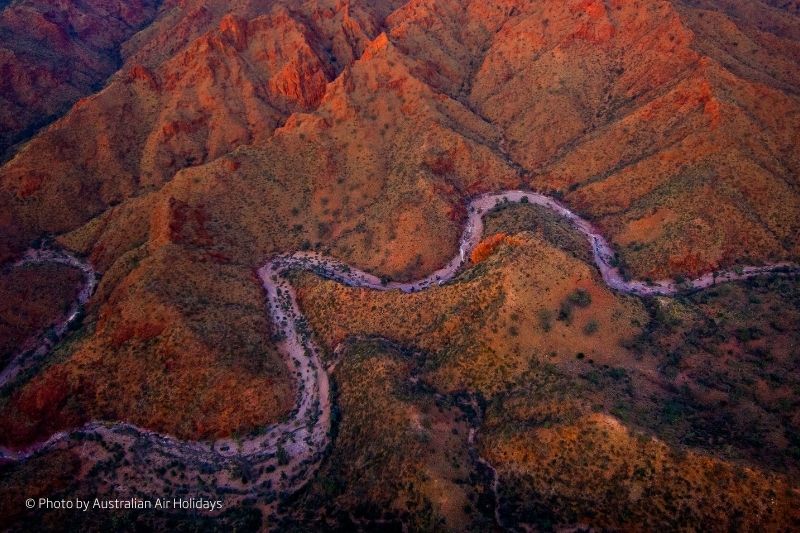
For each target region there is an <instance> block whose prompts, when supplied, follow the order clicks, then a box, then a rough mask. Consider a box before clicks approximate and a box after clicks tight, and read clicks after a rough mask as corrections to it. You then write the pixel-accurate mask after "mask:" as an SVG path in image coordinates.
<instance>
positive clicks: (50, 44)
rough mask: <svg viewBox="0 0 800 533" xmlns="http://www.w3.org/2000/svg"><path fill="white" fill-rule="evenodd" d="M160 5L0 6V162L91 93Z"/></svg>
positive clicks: (138, 0)
mask: <svg viewBox="0 0 800 533" xmlns="http://www.w3.org/2000/svg"><path fill="white" fill-rule="evenodd" d="M160 3H161V2H160V0H135V1H133V2H120V1H115V0H90V1H87V2H46V1H41V0H21V1H18V2H13V4H11V5H8V6H7V5H6V4H10V2H2V3H0V9H2V11H0V72H2V76H0V158H1V159H5V158H6V156H7V155H10V153H11V150H10V149H11V147H12V145H14V144H15V143H17V142H20V141H24V140H26V139H27V138H28V137H30V136H31V135H32V134H33V133H34V132H36V130H37V129H39V128H40V127H42V126H44V125H45V124H47V123H48V122H50V121H52V120H53V119H55V118H58V117H59V116H60V115H62V114H63V113H64V112H66V111H67V110H68V109H69V108H70V107H71V106H72V104H74V103H75V101H77V100H78V99H79V98H81V97H83V96H86V95H88V94H91V93H93V92H95V91H97V90H98V89H99V88H100V87H101V86H102V85H103V83H104V82H105V80H106V78H108V77H109V76H110V75H111V74H113V73H114V71H116V69H117V68H118V67H119V66H120V64H121V62H122V55H121V45H122V44H123V43H124V42H125V41H126V40H127V39H128V38H130V37H131V36H132V35H133V34H135V33H136V32H137V31H138V30H139V29H140V28H142V27H143V26H145V25H146V24H148V23H149V22H150V21H151V20H152V19H153V17H154V16H155V14H156V11H157V9H158V7H159V4H160Z"/></svg>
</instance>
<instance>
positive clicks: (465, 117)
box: [0, 0, 800, 446]
mask: <svg viewBox="0 0 800 533" xmlns="http://www.w3.org/2000/svg"><path fill="white" fill-rule="evenodd" d="M57 4H58V7H53V3H52V2H44V1H35V0H26V1H18V2H14V3H13V5H8V6H6V7H5V9H4V10H3V11H2V14H0V150H2V149H4V148H7V147H8V146H10V145H11V144H13V143H14V142H16V141H17V140H19V139H22V138H23V137H25V136H26V135H27V133H26V132H32V131H33V129H35V128H36V127H37V126H38V125H41V124H43V123H44V122H45V121H47V120H48V119H49V117H58V116H60V117H61V118H59V119H58V120H56V121H55V122H53V123H52V124H50V125H49V127H47V128H45V129H43V130H42V131H40V132H38V133H37V134H36V135H34V136H33V137H32V138H31V139H30V140H29V141H28V142H27V143H26V144H24V145H23V146H22V147H21V148H20V149H19V151H18V152H17V153H16V154H15V156H14V157H13V159H11V160H10V161H8V162H6V163H5V164H4V165H3V166H2V167H0V236H1V238H0V263H4V262H7V261H8V260H10V259H11V258H13V257H15V256H16V255H17V254H19V253H20V252H21V251H23V250H24V249H26V248H27V247H29V246H30V244H31V243H32V242H33V241H34V240H35V239H37V238H39V237H41V236H42V235H45V234H55V235H57V236H58V239H59V242H60V243H61V244H62V245H64V246H66V247H68V248H70V249H72V250H75V251H77V252H80V253H82V254H85V255H86V256H87V257H89V259H90V260H91V262H92V263H93V265H95V267H96V268H97V270H98V271H101V272H103V273H104V276H103V279H102V282H101V283H100V285H99V287H98V290H97V293H96V295H95V296H94V298H93V299H92V301H91V302H90V304H89V306H88V316H89V320H91V324H92V330H91V332H90V333H87V336H86V337H85V338H82V339H81V340H80V342H76V343H75V345H73V346H71V347H70V350H71V351H70V353H69V354H68V355H67V356H65V357H64V358H63V360H62V361H60V362H59V364H57V365H53V366H51V367H48V368H47V369H45V370H44V371H43V373H42V374H41V375H38V376H37V377H36V379H34V380H31V381H30V382H27V383H26V384H25V385H24V386H23V387H22V388H21V389H20V390H19V391H16V392H15V395H14V396H13V398H12V401H10V402H9V403H8V404H3V405H0V427H2V428H7V431H8V433H6V435H11V437H9V441H10V442H11V441H13V442H12V443H13V444H14V445H18V446H21V445H24V444H27V443H29V442H32V441H35V440H36V439H39V438H41V437H43V436H46V435H47V434H48V433H49V432H52V431H55V430H58V429H63V428H65V427H68V426H70V425H73V424H75V423H76V422H79V421H82V420H85V419H87V418H92V417H96V418H107V419H126V420H130V419H134V421H135V422H136V423H138V424H141V425H143V426H147V427H151V428H153V429H157V430H160V431H165V432H170V433H175V434H179V435H181V436H182V437H187V438H207V437H210V436H218V435H224V434H229V433H232V432H237V431H248V430H250V429H252V428H253V427H256V426H258V425H263V424H266V423H269V422H272V421H275V420H278V419H279V418H280V417H281V416H283V415H285V414H286V412H287V411H288V410H289V409H290V408H291V401H290V400H291V398H290V396H291V393H290V391H291V382H292V381H291V379H292V378H291V373H290V372H288V371H287V370H286V369H285V368H284V366H283V363H282V361H281V360H280V359H279V357H278V356H277V354H276V353H275V352H274V349H273V348H274V347H273V343H272V341H271V340H270V339H269V338H268V337H267V335H265V331H267V329H268V325H267V324H266V323H265V319H264V317H263V309H262V308H261V307H262V305H261V304H262V300H261V298H262V296H261V293H260V292H259V291H260V289H259V287H258V284H257V282H256V280H255V278H254V275H253V272H254V269H255V268H257V267H258V266H260V265H262V264H263V262H264V261H265V259H266V258H268V257H270V256H271V255H273V254H276V253H279V252H284V251H289V250H298V249H316V250H319V251H321V252H325V253H327V254H330V255H334V256H336V257H338V258H341V259H342V260H344V261H346V262H349V263H352V264H355V265H358V266H359V267H362V268H364V269H368V270H371V271H373V272H376V273H379V274H383V275H386V276H388V277H391V278H394V279H408V278H415V277H419V276H420V274H423V273H427V272H431V271H433V270H435V269H436V268H437V267H439V266H441V265H442V264H443V262H444V261H446V260H447V259H448V258H450V257H452V256H453V255H454V253H455V251H456V249H457V239H458V236H459V234H460V226H461V223H462V222H463V220H464V218H465V216H466V213H465V208H464V205H465V199H467V198H469V197H472V196H474V195H477V194H480V193H483V192H487V191H491V190H500V189H507V188H514V187H527V188H532V189H536V190H541V191H546V192H550V193H552V194H555V195H559V196H561V197H562V199H563V201H564V202H565V203H567V204H568V205H570V206H571V207H572V208H574V209H575V210H576V211H579V212H581V214H583V215H585V216H586V218H589V219H591V220H592V222H593V223H595V224H596V225H597V226H598V227H599V228H600V229H601V230H602V231H603V233H604V234H606V235H607V236H608V237H609V240H610V241H612V243H613V244H614V245H615V249H617V250H619V252H620V258H619V259H620V261H621V262H622V265H623V266H624V267H626V268H627V269H628V270H629V271H630V272H631V273H632V274H634V275H635V276H636V277H647V276H651V277H662V276H675V275H696V274H698V273H700V272H704V271H708V270H710V269H716V268H718V267H721V266H731V265H732V264H735V263H737V262H742V261H745V260H746V261H748V262H759V261H777V260H787V259H792V260H796V259H797V258H798V256H800V240H798V238H797V235H799V234H800V177H799V176H800V128H799V127H798V124H800V92H798V87H800V14H799V13H798V11H799V10H800V7H798V3H797V2H791V1H782V0H769V1H767V0H764V1H752V2H750V1H744V0H740V1H737V0H647V1H630V0H629V1H625V0H605V1H602V0H566V1H564V0H541V1H534V2H532V1H525V0H498V1H493V2H487V1H486V0H461V1H459V0H413V1H405V0H381V1H373V0H369V1H368V0H316V1H311V2H295V1H291V0H277V1H271V2H264V1H256V0H235V1H223V0H166V1H164V2H163V4H161V5H159V4H160V3H159V2H157V1H156V0H137V1H135V2H124V3H114V2H111V1H109V0H90V1H84V2H58V3H57ZM62 4H63V5H62ZM73 104H74V105H73ZM70 106H71V107H70ZM500 241H501V239H498V242H497V243H495V244H498V243H500ZM502 241H503V242H507V241H506V240H505V239H502ZM493 249H494V246H487V250H486V251H487V253H486V257H481V258H480V259H485V260H487V261H488V260H490V259H491V257H490V253H489V252H491V251H492V250H493ZM3 296H4V295H0V298H2V297H3ZM443 312H444V311H443ZM587 342H589V341H587ZM189 351H191V353H189ZM108 352H113V353H115V354H118V357H114V358H106V357H103V356H104V354H106V353H108ZM87 384H88V385H87ZM143 384H144V385H146V387H145V386H144V385H143ZM197 390H199V391H202V393H198V394H201V396H199V397H198V399H197V401H196V402H194V403H191V402H190V401H189V398H192V397H193V396H192V394H190V393H189V392H187V391H197ZM231 390H241V391H244V392H243V395H244V396H243V397H245V401H247V402H248V403H247V408H246V409H244V408H242V409H239V410H236V409H233V408H232V407H231V404H230V403H229V402H228V401H227V394H228V392H229V391H231ZM67 400H69V401H67ZM14 402H16V403H14ZM143 404H147V409H141V408H140V407H139V406H140V405H143ZM9 406H11V407H9ZM14 406H21V407H20V409H19V410H18V412H20V413H22V414H23V415H24V421H23V422H20V420H18V419H15V418H14V417H13V416H11V415H12V414H13V413H14V412H15V411H14ZM2 433H3V432H0V434H2ZM0 440H2V439H0ZM0 444H2V443H1V442H0Z"/></svg>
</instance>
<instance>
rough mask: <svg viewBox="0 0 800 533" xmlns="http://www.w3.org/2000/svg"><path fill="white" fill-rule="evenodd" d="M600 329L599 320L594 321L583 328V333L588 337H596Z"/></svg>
mask: <svg viewBox="0 0 800 533" xmlns="http://www.w3.org/2000/svg"><path fill="white" fill-rule="evenodd" d="M599 329H600V324H598V322H597V320H595V319H592V320H590V321H589V322H587V323H586V325H585V326H583V332H584V333H585V334H586V335H594V334H595V333H597V330H599Z"/></svg>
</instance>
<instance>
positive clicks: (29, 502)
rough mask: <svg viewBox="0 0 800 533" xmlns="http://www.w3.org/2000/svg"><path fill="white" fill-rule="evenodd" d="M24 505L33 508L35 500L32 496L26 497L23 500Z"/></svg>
mask: <svg viewBox="0 0 800 533" xmlns="http://www.w3.org/2000/svg"><path fill="white" fill-rule="evenodd" d="M25 507H27V508H28V509H33V508H34V507H36V500H34V499H33V498H28V499H27V500H25Z"/></svg>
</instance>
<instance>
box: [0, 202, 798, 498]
mask: <svg viewBox="0 0 800 533" xmlns="http://www.w3.org/2000/svg"><path fill="white" fill-rule="evenodd" d="M520 202H523V203H530V204H535V205H539V206H543V207H545V208H547V209H549V210H551V211H553V212H555V213H556V214H558V215H560V216H562V217H564V218H565V219H567V220H568V221H570V222H571V224H572V225H573V226H574V227H575V229H577V230H578V231H579V232H581V233H582V234H583V235H585V236H586V238H587V239H588V240H589V243H590V244H591V247H592V250H593V253H594V261H595V263H596V265H597V268H598V269H599V271H600V273H601V275H602V277H603V280H604V281H605V283H606V284H607V285H608V286H609V287H611V288H612V289H614V290H617V291H619V292H622V293H626V294H632V295H638V296H655V295H662V296H668V295H674V294H676V293H679V292H685V291H693V290H699V289H702V288H705V287H709V286H711V285H713V284H715V283H722V282H728V281H734V280H742V279H746V278H750V277H753V276H758V275H763V274H768V273H778V272H789V271H792V272H794V271H798V270H800V268H799V267H798V265H796V264H793V263H776V264H771V265H766V266H747V267H739V268H737V269H735V270H726V271H721V272H714V273H708V274H706V275H704V276H702V277H700V278H698V279H695V280H689V281H685V282H682V283H681V284H680V285H678V284H677V283H676V282H674V281H669V280H664V281H658V282H653V283H650V282H644V281H630V280H626V279H625V278H624V276H623V275H622V274H621V272H620V271H619V269H618V268H616V267H615V266H613V264H614V260H613V258H614V252H613V249H612V248H611V246H610V245H609V243H608V241H607V240H606V239H605V238H604V237H603V236H602V235H600V234H599V233H598V231H597V230H596V229H595V228H594V227H593V225H592V224H591V223H590V222H588V221H587V220H585V219H583V218H581V217H579V216H578V215H576V214H575V213H573V212H572V211H570V210H569V209H567V208H566V207H564V206H563V205H562V204H560V203H559V202H557V201H556V200H554V199H552V198H550V197H548V196H545V195H542V194H538V193H534V192H530V191H523V190H510V191H504V192H501V193H495V194H486V195H483V196H479V197H477V198H475V199H473V200H472V201H471V202H470V203H469V206H468V220H467V223H466V225H465V228H464V232H463V235H462V237H461V241H460V243H459V251H458V254H457V255H456V256H455V257H453V258H452V259H451V260H450V262H448V263H447V264H446V265H445V266H443V267H442V268H441V269H439V270H437V271H436V272H433V273H431V274H430V275H428V276H427V277H425V278H423V279H420V280H416V281H412V282H408V283H401V282H389V283H382V282H381V280H380V279H379V278H378V277H377V276H374V275H372V274H369V273H367V272H363V271H361V270H358V269H355V268H353V267H350V266H348V265H346V264H344V263H342V262H340V261H337V260H335V259H332V258H328V257H323V256H320V255H317V254H315V253H312V252H297V253H291V254H284V255H278V256H276V257H274V258H272V259H271V260H269V261H268V262H267V263H266V264H265V265H264V266H263V267H262V268H260V269H259V271H258V274H259V277H260V279H261V283H262V286H263V288H264V292H265V294H266V307H267V313H269V316H270V319H271V321H272V323H273V324H274V326H275V330H276V332H277V333H278V335H277V337H278V338H279V339H280V340H279V342H278V348H279V350H280V352H281V353H282V354H283V355H284V357H285V358H286V360H287V364H288V366H289V368H290V369H292V370H293V372H294V374H295V376H296V380H297V390H296V403H295V408H294V410H293V411H292V413H291V414H290V416H289V417H288V419H287V420H285V421H283V422H280V423H276V424H273V425H271V426H269V427H267V428H265V429H264V431H262V432H260V433H259V434H257V435H251V436H247V437H244V438H240V439H233V438H226V439H220V440H217V441H214V442H201V441H197V442H195V441H183V440H179V439H176V438H174V437H171V436H168V435H163V434H159V433H157V432H154V431H149V430H147V429H143V428H140V427H136V426H134V425H132V424H127V423H120V422H100V421H96V422H90V423H87V424H85V425H84V426H82V427H80V428H77V429H73V430H70V431H65V432H60V433H56V434H55V435H52V436H51V437H50V438H49V439H48V440H47V441H45V442H42V443H39V444H36V445H33V446H31V447H29V448H27V449H23V450H9V449H0V461H6V462H14V461H23V460H25V459H27V458H30V457H31V456H33V455H36V454H40V453H44V452H51V451H54V450H58V449H71V450H73V451H76V452H77V453H79V454H80V455H81V456H82V457H84V458H85V460H86V462H87V463H88V464H91V465H93V466H94V468H93V470H94V471H95V473H96V475H98V476H100V479H103V480H105V481H106V482H107V483H108V484H109V486H112V487H115V489H116V490H118V491H123V492H124V491H128V492H130V493H131V495H132V496H133V495H136V491H137V490H139V489H138V488H136V487H140V488H141V490H147V491H148V494H147V495H148V496H150V497H152V496H154V495H155V494H156V493H158V492H161V493H162V494H164V495H169V494H172V493H173V492H174V489H175V487H178V486H180V487H182V490H186V493H187V494H190V495H192V496H193V497H202V496H206V495H207V496H209V497H212V496H216V495H217V494H219V493H223V494H225V495H226V497H225V505H226V507H227V506H229V505H230V504H231V503H234V502H235V501H241V500H242V499H245V498H254V499H257V500H258V501H266V505H267V507H268V508H270V507H272V506H273V505H274V503H275V502H278V501H280V500H281V499H282V498H285V497H286V496H288V495H290V494H291V493H293V492H295V491H297V490H298V489H299V488H301V487H302V486H303V485H304V484H306V483H307V482H308V481H309V480H310V479H311V478H312V477H313V475H314V473H315V472H316V471H317V469H318V468H319V465H320V463H321V461H322V458H323V456H324V454H325V451H326V449H327V447H328V445H329V443H330V429H331V397H330V386H329V378H328V373H327V370H326V368H324V366H323V363H322V359H321V354H322V351H321V349H320V347H319V346H318V345H317V344H316V343H315V342H314V340H313V339H312V334H311V331H310V329H309V327H308V324H307V322H306V320H305V318H304V317H303V315H302V313H301V311H300V309H299V307H298V304H297V298H296V295H295V291H294V288H293V287H292V285H291V284H290V282H289V281H288V279H287V277H286V276H285V274H286V273H287V272H288V271H290V270H307V271H311V272H313V273H315V274H317V275H319V276H321V277H324V278H327V279H331V280H334V281H337V282H339V283H342V284H345V285H348V286H351V287H362V288H369V289H373V290H377V291H402V292H407V293H408V292H417V291H422V290H425V289H427V288H428V287H431V286H435V285H441V284H443V283H446V282H448V281H450V280H452V279H453V278H454V276H455V275H456V274H457V273H458V272H459V270H460V269H461V268H462V267H463V266H464V265H465V263H466V262H467V260H468V257H469V255H470V252H471V251H472V249H473V248H474V247H475V246H476V245H477V244H478V242H479V241H480V240H481V238H482V235H483V219H484V216H485V215H486V214H487V213H488V212H490V211H491V210H492V209H494V208H495V207H497V206H498V205H501V204H502V205H505V204H507V203H520ZM47 261H52V262H60V263H65V264H68V265H70V266H73V267H75V268H79V269H80V270H81V271H82V272H83V273H84V286H83V288H82V289H81V292H80V295H79V298H78V301H77V302H76V304H75V306H74V308H73V310H72V311H71V312H70V314H69V317H68V318H67V320H65V321H64V322H63V323H61V324H59V325H58V326H56V328H55V333H56V334H55V335H50V336H49V337H50V339H49V340H42V341H40V344H39V345H37V346H36V347H35V348H34V349H33V350H27V351H26V353H25V354H20V355H19V356H17V357H15V358H14V359H13V360H12V362H11V363H10V364H9V365H8V367H7V368H6V369H5V370H4V371H3V372H2V374H0V388H2V387H5V386H6V385H9V384H12V382H13V381H14V379H15V378H16V377H17V376H18V375H19V374H20V372H22V371H24V370H27V369H28V368H29V367H30V366H31V365H32V364H33V363H34V362H35V360H37V359H41V357H43V356H44V355H45V354H46V353H47V352H49V351H50V350H51V349H52V348H53V344H54V343H55V342H57V339H59V338H61V337H62V336H63V334H64V333H65V332H66V331H67V329H68V327H69V325H70V323H71V322H72V321H73V320H74V319H75V317H76V316H77V313H78V309H79V308H80V306H81V305H83V304H84V303H85V302H86V301H87V300H88V298H89V297H90V296H91V294H92V292H93V290H94V288H95V284H96V281H95V280H96V275H95V273H94V271H93V270H92V269H91V267H90V266H89V265H87V264H85V263H82V262H80V261H79V260H78V259H76V258H74V257H73V256H71V255H69V254H66V253H63V252H54V251H31V252H28V254H26V256H25V257H23V258H22V259H21V260H20V261H19V262H18V263H17V265H23V264H26V263H36V262H47ZM473 438H474V435H471V439H473ZM120 465H123V466H120ZM176 465H179V466H178V469H179V470H180V472H181V474H180V476H179V477H178V478H170V474H168V472H169V471H170V470H174V469H175V467H176ZM165 472H166V473H165ZM496 481H497V480H496V478H495V481H494V483H495V484H496ZM159 489H160V490H159ZM118 495H119V494H118Z"/></svg>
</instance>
